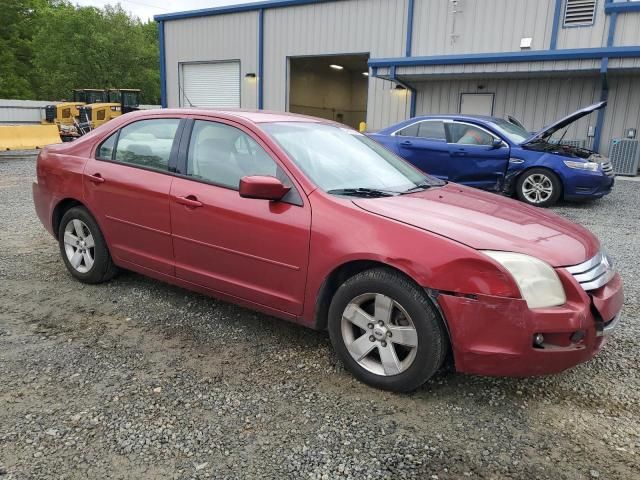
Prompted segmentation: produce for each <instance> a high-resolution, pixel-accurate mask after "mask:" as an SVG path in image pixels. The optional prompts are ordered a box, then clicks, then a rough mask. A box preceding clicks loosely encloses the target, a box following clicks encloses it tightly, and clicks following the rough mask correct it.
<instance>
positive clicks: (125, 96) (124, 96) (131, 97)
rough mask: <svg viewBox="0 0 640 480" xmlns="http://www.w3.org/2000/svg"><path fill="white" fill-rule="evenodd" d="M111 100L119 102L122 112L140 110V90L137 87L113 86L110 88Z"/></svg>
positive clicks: (111, 101)
mask: <svg viewBox="0 0 640 480" xmlns="http://www.w3.org/2000/svg"><path fill="white" fill-rule="evenodd" d="M109 102H110V103H119V104H120V110H121V111H122V113H129V112H133V111H135V110H139V107H140V90H139V89H137V88H113V89H110V90H109Z"/></svg>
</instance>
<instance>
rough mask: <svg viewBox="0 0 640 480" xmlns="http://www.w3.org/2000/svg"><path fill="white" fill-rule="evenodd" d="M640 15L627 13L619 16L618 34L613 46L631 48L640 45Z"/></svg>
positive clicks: (617, 23)
mask: <svg viewBox="0 0 640 480" xmlns="http://www.w3.org/2000/svg"><path fill="white" fill-rule="evenodd" d="M639 36H640V13H625V14H624V15H618V20H617V22H616V34H615V37H614V40H613V44H614V45H616V46H624V45H627V46H631V45H638V44H639V43H640V41H639V39H638V37H639Z"/></svg>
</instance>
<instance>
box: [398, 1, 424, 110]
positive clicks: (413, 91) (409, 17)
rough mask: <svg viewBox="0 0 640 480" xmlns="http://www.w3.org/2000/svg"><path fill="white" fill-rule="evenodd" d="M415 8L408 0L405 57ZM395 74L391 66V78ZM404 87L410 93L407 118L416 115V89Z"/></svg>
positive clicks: (410, 43)
mask: <svg viewBox="0 0 640 480" xmlns="http://www.w3.org/2000/svg"><path fill="white" fill-rule="evenodd" d="M414 9H415V0H409V3H408V4H407V39H406V42H405V47H406V48H405V57H410V56H411V48H412V46H413V12H414ZM395 76H396V70H395V67H394V68H393V74H392V78H394V79H395ZM403 86H404V87H405V88H407V89H409V92H410V94H411V99H410V100H409V102H410V103H409V118H413V117H415V116H416V103H417V97H418V94H417V92H416V89H415V88H413V87H411V86H409V85H403Z"/></svg>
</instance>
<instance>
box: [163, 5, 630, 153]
mask: <svg viewBox="0 0 640 480" xmlns="http://www.w3.org/2000/svg"><path fill="white" fill-rule="evenodd" d="M604 3H605V2H604V0H599V1H598V2H597V12H596V16H595V22H594V25H592V26H588V27H573V28H564V27H562V21H563V16H564V11H563V12H562V15H561V17H560V19H559V21H560V22H561V23H560V25H559V28H558V42H557V48H558V49H562V48H590V47H599V46H604V45H606V37H607V32H608V22H609V19H608V18H609V16H608V15H605V13H604ZM407 4H408V0H337V1H331V2H322V3H317V4H309V5H297V6H290V7H287V8H274V9H266V10H265V11H264V79H263V80H264V86H263V87H264V90H263V91H264V108H266V109H273V110H286V109H287V102H288V98H287V91H288V84H289V81H288V58H289V57H295V56H317V55H329V54H348V53H368V54H369V55H370V57H371V58H381V57H400V56H404V54H405V47H406V46H405V40H406V32H407ZM555 5H556V0H458V2H456V3H455V4H454V2H452V1H451V0H415V15H414V29H413V38H412V41H413V49H412V55H413V56H421V55H442V54H455V53H478V52H501V51H519V50H520V48H519V46H520V39H521V38H522V37H532V38H533V44H532V49H534V50H544V49H547V48H549V43H550V38H551V31H552V27H553V16H554V11H555ZM454 11H456V12H457V13H454ZM639 31H640V13H625V14H621V15H618V24H617V30H616V36H615V42H614V45H616V46H621V45H637V44H638V32H639ZM165 37H166V66H167V79H166V84H167V100H168V105H169V106H177V105H178V93H179V92H178V85H179V81H178V77H179V76H178V71H179V68H178V62H190V61H215V60H233V59H239V60H240V62H241V82H242V85H241V90H242V101H241V104H242V106H243V107H256V99H257V82H256V81H255V80H251V79H245V78H244V75H245V74H246V73H257V69H258V66H257V62H258V58H257V57H258V51H257V50H258V12H257V11H249V12H244V13H233V14H224V15H219V16H211V17H200V18H191V19H184V20H172V21H167V22H165ZM599 63H600V62H599V60H577V61H562V62H535V63H512V64H502V65H500V64H478V65H449V66H426V67H406V68H405V67H403V68H399V69H398V74H399V75H411V74H413V75H416V74H418V75H422V76H423V77H422V78H423V79H424V80H429V81H428V82H425V83H423V84H422V85H421V93H420V94H419V96H418V112H425V113H426V112H457V111H458V106H459V105H458V103H459V93H460V92H461V91H463V90H467V91H474V88H475V87H476V86H477V83H478V80H473V78H476V79H477V78H482V83H484V84H486V87H487V89H486V90H485V91H489V90H493V91H494V92H495V93H496V111H495V113H496V114H498V115H503V114H515V115H516V116H518V117H520V118H521V119H522V121H523V122H524V123H525V124H526V125H527V126H528V127H529V128H531V129H538V128H540V127H542V126H543V125H544V124H545V123H549V122H551V121H553V120H555V119H557V118H559V117H560V116H562V115H564V114H566V113H569V112H571V111H573V110H575V109H577V108H579V107H580V106H584V105H586V104H588V103H590V102H592V101H596V100H598V99H599V96H600V81H599V78H598V77H597V76H596V74H595V72H597V71H598V70H599ZM609 65H610V68H611V69H612V70H613V69H618V68H635V69H636V70H637V69H640V60H638V59H611V61H610V63H609ZM586 70H589V71H592V72H594V73H586V72H585V71H586ZM536 71H537V72H540V71H548V72H554V73H553V74H554V75H560V74H562V75H563V77H562V78H560V77H559V76H555V77H553V78H545V79H542V78H540V76H541V74H540V73H537V74H536V77H537V78H529V77H530V76H531V74H532V73H533V72H536ZM569 72H572V73H571V76H569V75H568V73H569ZM456 75H467V77H466V78H467V79H468V80H450V78H453V77H454V76H456ZM589 75H593V76H591V77H590V76H589ZM441 76H442V77H441ZM487 76H493V77H494V79H489V80H485V79H486V77H487ZM507 76H509V78H506V77H507ZM498 77H500V78H498ZM523 77H524V78H523ZM416 78H418V79H419V78H420V77H415V76H414V77H413V81H415V79H416ZM442 78H447V80H443V79H442ZM631 78H632V77H629V79H628V80H625V82H627V83H624V82H623V81H622V80H620V81H617V83H616V87H615V88H616V91H617V92H623V91H628V92H630V93H629V95H631V96H632V97H633V98H631V100H629V102H631V104H634V103H633V102H635V101H636V100H638V92H637V91H635V90H633V88H634V87H633V81H632V79H631ZM636 78H637V77H636ZM621 82H622V83H621ZM469 89H470V90H469ZM612 91H613V90H612ZM633 95H635V96H633ZM616 98H618V97H616V96H612V97H610V106H609V112H613V111H617V110H618V109H620V108H623V109H624V108H626V105H627V103H625V104H623V105H622V106H619V105H617V101H618V100H616ZM638 101H640V100H638ZM610 115H613V113H608V114H607V118H609V116H610ZM408 116H409V96H408V94H407V92H406V91H399V90H395V89H394V85H393V84H392V83H391V82H388V81H384V80H381V79H377V78H373V77H371V78H370V79H369V89H368V99H367V122H368V127H369V128H370V129H371V130H376V129H379V128H382V127H384V126H387V125H390V124H392V123H394V122H396V121H399V120H403V119H405V118H407V117H408ZM616 118H617V119H616V120H615V121H609V120H607V122H608V123H607V124H606V125H607V128H606V129H605V132H604V135H603V149H604V150H606V148H607V144H608V139H609V135H610V134H611V135H614V136H615V135H620V134H621V133H614V132H616V131H617V130H620V129H622V128H623V127H620V126H617V124H616V122H622V123H629V125H630V126H633V125H632V123H633V115H632V114H631V113H625V115H621V116H619V118H620V119H619V120H618V116H617V114H616ZM588 123H589V121H587V120H584V121H582V122H581V123H580V124H579V125H578V126H577V127H574V130H573V131H571V132H569V133H568V134H567V135H568V136H573V137H576V138H585V137H586V129H587V127H588ZM635 125H636V126H637V125H638V121H637V119H636V120H635Z"/></svg>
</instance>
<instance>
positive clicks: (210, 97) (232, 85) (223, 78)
mask: <svg viewBox="0 0 640 480" xmlns="http://www.w3.org/2000/svg"><path fill="white" fill-rule="evenodd" d="M180 102H181V103H180V105H181V106H182V107H213V108H240V62H211V63H183V64H182V75H181V78H180Z"/></svg>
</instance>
